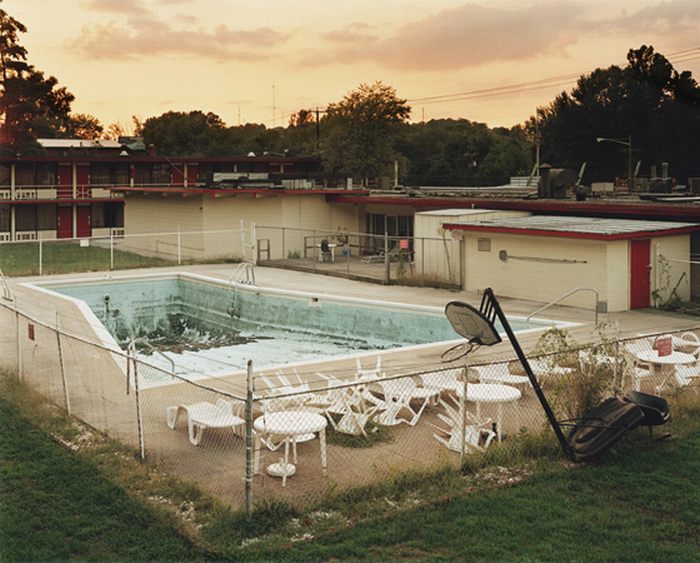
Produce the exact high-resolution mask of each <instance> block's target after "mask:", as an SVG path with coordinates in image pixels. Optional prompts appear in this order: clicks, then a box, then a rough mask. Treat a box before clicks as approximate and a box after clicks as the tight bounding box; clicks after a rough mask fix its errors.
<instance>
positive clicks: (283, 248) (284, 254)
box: [281, 227, 287, 260]
mask: <svg viewBox="0 0 700 563" xmlns="http://www.w3.org/2000/svg"><path fill="white" fill-rule="evenodd" d="M285 250H286V247H285V242H284V227H282V256H281V258H282V260H284V259H285V258H286V257H287V253H286V252H285Z"/></svg>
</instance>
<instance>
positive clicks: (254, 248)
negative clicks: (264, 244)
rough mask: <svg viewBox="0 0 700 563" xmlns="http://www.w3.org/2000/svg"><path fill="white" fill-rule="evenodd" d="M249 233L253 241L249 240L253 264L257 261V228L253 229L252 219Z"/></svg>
mask: <svg viewBox="0 0 700 563" xmlns="http://www.w3.org/2000/svg"><path fill="white" fill-rule="evenodd" d="M250 233H251V236H252V237H253V241H252V242H251V247H250V248H251V252H252V253H253V257H252V262H253V264H257V263H258V233H257V230H256V229H255V222H254V221H253V222H252V223H251V224H250ZM269 258H270V257H269V256H268V259H269Z"/></svg>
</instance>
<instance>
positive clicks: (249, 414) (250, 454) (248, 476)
mask: <svg viewBox="0 0 700 563" xmlns="http://www.w3.org/2000/svg"><path fill="white" fill-rule="evenodd" d="M247 384H248V392H247V394H246V401H245V513H246V516H248V518H250V516H251V514H252V510H253V471H254V469H255V467H254V455H255V452H254V451H253V391H254V388H253V360H248V370H247Z"/></svg>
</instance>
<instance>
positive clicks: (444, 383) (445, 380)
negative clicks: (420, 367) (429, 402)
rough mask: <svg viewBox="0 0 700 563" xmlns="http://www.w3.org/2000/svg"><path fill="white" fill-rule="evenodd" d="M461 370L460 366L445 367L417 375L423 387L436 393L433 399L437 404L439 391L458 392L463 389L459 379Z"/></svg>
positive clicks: (462, 383)
mask: <svg viewBox="0 0 700 563" xmlns="http://www.w3.org/2000/svg"><path fill="white" fill-rule="evenodd" d="M462 372H463V369H462V368H447V369H440V370H436V371H430V372H427V373H421V374H420V375H419V376H418V377H419V379H420V381H421V384H422V385H423V387H424V388H426V389H432V390H434V391H436V392H437V393H438V395H437V396H436V399H435V403H436V404H437V399H438V398H439V394H440V393H441V392H443V391H447V392H450V393H460V392H461V391H462V390H463V389H464V382H463V381H460V380H459V376H460V375H462Z"/></svg>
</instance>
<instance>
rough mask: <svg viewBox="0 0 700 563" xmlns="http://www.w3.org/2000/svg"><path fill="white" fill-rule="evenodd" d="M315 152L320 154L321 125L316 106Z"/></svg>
mask: <svg viewBox="0 0 700 563" xmlns="http://www.w3.org/2000/svg"><path fill="white" fill-rule="evenodd" d="M316 154H321V125H320V118H319V110H318V106H316Z"/></svg>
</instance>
